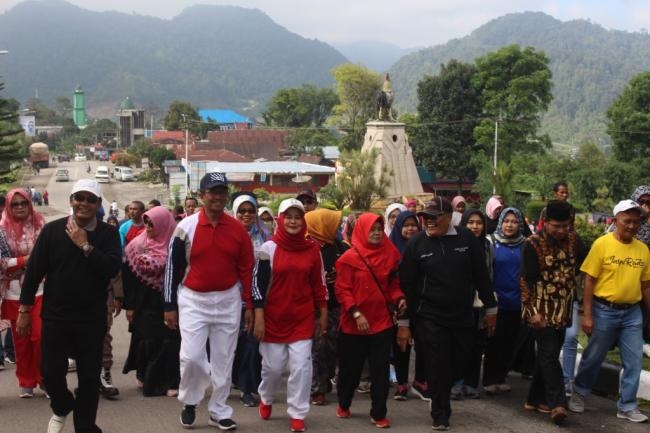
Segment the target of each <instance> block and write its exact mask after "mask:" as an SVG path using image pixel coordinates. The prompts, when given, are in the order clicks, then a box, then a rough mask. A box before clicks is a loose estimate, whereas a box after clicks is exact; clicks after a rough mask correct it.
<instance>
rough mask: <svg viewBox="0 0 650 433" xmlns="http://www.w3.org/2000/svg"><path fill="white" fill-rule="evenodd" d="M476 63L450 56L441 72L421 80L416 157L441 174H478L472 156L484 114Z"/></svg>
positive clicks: (464, 176)
mask: <svg viewBox="0 0 650 433" xmlns="http://www.w3.org/2000/svg"><path fill="white" fill-rule="evenodd" d="M475 72H476V67H474V66H473V65H470V64H467V63H462V62H459V61H457V60H451V61H450V62H449V63H447V65H441V69H440V74H438V75H436V76H428V77H425V78H423V79H422V80H421V81H420V82H419V83H418V101H419V102H418V115H419V120H420V122H421V125H419V126H418V127H416V128H413V129H414V130H413V132H414V134H413V139H412V140H411V141H412V142H413V143H414V146H413V147H414V153H415V156H416V159H417V160H418V161H419V162H420V163H421V164H422V165H424V167H426V168H427V169H429V170H433V171H435V172H436V173H437V174H438V175H439V176H441V177H447V178H449V179H458V180H459V183H461V182H462V181H463V180H464V179H473V178H475V177H476V174H477V172H476V169H475V168H474V166H473V164H472V162H471V156H472V153H473V152H474V150H475V148H476V145H475V140H474V128H475V126H476V125H477V124H478V120H477V118H478V117H479V116H480V114H481V105H480V103H479V98H478V94H477V92H476V89H475V88H474V87H473V86H472V76H473V75H474V74H475Z"/></svg>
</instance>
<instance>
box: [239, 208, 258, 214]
mask: <svg viewBox="0 0 650 433" xmlns="http://www.w3.org/2000/svg"><path fill="white" fill-rule="evenodd" d="M237 213H239V214H242V215H244V214H249V215H255V209H242V208H239V209H237Z"/></svg>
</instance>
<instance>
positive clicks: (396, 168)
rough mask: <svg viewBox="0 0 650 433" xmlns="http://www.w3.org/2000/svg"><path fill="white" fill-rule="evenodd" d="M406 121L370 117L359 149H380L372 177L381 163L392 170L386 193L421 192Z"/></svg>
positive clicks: (393, 195)
mask: <svg viewBox="0 0 650 433" xmlns="http://www.w3.org/2000/svg"><path fill="white" fill-rule="evenodd" d="M405 126H406V124H404V123H400V122H384V121H371V122H368V123H366V127H367V130H366V136H365V138H364V140H363V147H362V148H361V151H362V152H367V151H370V150H371V149H379V156H378V157H377V161H376V166H375V178H379V176H380V175H381V171H382V167H387V168H388V169H389V170H391V171H392V176H389V178H390V186H389V187H388V190H387V193H388V196H389V197H395V196H416V195H421V194H423V192H424V191H423V190H422V183H420V177H419V176H418V171H417V169H416V167H415V162H414V161H413V151H412V150H411V146H409V142H408V136H407V135H406V129H405Z"/></svg>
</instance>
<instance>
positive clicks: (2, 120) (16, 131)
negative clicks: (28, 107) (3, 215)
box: [0, 82, 24, 183]
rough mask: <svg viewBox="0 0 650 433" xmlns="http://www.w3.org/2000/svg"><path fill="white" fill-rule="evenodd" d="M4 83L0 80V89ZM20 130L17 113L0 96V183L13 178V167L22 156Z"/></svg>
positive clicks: (0, 89) (7, 181)
mask: <svg viewBox="0 0 650 433" xmlns="http://www.w3.org/2000/svg"><path fill="white" fill-rule="evenodd" d="M2 89H4V83H1V82H0V91H2ZM22 132H23V129H22V128H21V126H20V124H19V123H18V115H17V114H16V112H15V111H13V110H11V109H10V106H9V101H7V100H6V99H3V98H0V183H9V182H11V181H13V180H14V178H13V168H14V167H15V165H16V164H15V163H17V162H19V161H20V160H21V159H22V156H23V153H24V151H23V148H22V135H21V134H22Z"/></svg>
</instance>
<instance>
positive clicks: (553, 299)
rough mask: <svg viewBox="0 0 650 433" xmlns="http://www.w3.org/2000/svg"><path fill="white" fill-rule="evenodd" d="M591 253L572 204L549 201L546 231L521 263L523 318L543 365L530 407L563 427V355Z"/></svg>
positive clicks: (538, 364)
mask: <svg viewBox="0 0 650 433" xmlns="http://www.w3.org/2000/svg"><path fill="white" fill-rule="evenodd" d="M585 254H586V249H585V246H584V244H583V243H582V241H581V240H580V238H579V237H578V235H577V234H576V233H575V232H574V231H573V230H571V205H570V204H569V203H567V202H566V201H560V200H551V201H549V202H548V204H547V205H546V222H545V224H544V229H543V230H542V231H541V232H539V233H538V234H535V235H532V236H530V237H529V238H527V239H526V244H525V245H524V249H523V252H522V259H521V277H520V286H521V304H522V318H523V319H524V321H525V322H526V323H528V326H529V327H531V328H532V334H533V337H534V338H535V342H536V343H537V355H536V356H537V362H536V363H535V370H534V373H533V380H532V382H531V384H530V389H529V391H528V398H527V399H526V404H525V405H524V407H525V408H527V409H530V410H539V411H543V412H546V411H550V413H551V419H552V420H553V422H555V423H556V424H558V425H559V424H561V423H562V421H564V419H565V418H566V415H567V411H566V403H567V402H566V395H565V393H564V379H563V374H562V366H561V365H560V361H559V356H560V350H561V349H562V343H563V341H564V334H565V329H566V328H567V327H568V326H571V323H572V311H573V308H572V305H573V300H574V298H575V296H576V271H577V270H578V267H579V266H580V264H581V263H582V260H583V259H584V257H585Z"/></svg>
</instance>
